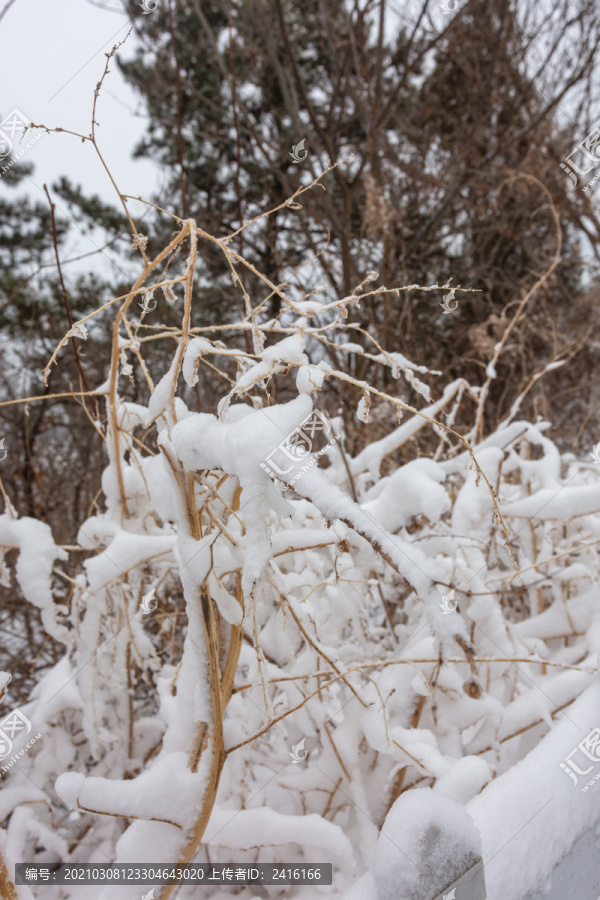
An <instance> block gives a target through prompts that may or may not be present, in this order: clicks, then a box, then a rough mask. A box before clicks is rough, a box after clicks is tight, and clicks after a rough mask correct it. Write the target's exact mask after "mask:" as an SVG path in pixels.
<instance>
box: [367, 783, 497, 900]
mask: <svg viewBox="0 0 600 900" xmlns="http://www.w3.org/2000/svg"><path fill="white" fill-rule="evenodd" d="M373 876H374V879H375V884H376V887H377V900H398V898H400V897H410V898H411V900H438V898H439V900H443V898H446V900H450V898H454V896H455V895H456V891H457V890H458V888H459V887H460V893H459V894H458V896H457V898H456V900H485V896H486V893H485V882H484V875H483V865H482V863H481V840H480V836H479V832H478V831H477V829H476V828H475V825H474V824H473V821H472V819H471V817H470V816H469V814H468V813H467V811H466V810H465V807H464V806H463V805H462V804H461V803H457V802H456V801H455V800H451V799H450V798H449V797H446V796H444V795H443V794H441V793H439V792H437V791H433V790H431V788H424V789H423V790H414V791H407V792H406V793H404V794H402V795H401V796H400V797H399V798H398V800H396V802H395V803H394V805H393V806H392V808H391V809H390V811H389V813H388V815H387V817H386V820H385V823H384V825H383V828H382V829H381V833H380V835H379V838H378V840H377V844H376V846H375V852H374V858H373Z"/></svg>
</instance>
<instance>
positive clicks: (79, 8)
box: [0, 0, 160, 252]
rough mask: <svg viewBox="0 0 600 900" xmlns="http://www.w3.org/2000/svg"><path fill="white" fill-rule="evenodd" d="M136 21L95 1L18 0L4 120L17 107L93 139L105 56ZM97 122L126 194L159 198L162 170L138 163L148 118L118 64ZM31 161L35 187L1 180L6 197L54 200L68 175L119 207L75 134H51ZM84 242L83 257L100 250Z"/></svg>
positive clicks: (1, 99)
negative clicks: (50, 190) (48, 191)
mask: <svg viewBox="0 0 600 900" xmlns="http://www.w3.org/2000/svg"><path fill="white" fill-rule="evenodd" d="M99 2H104V0H99ZM159 2H160V0H159ZM5 6H6V0H0V11H1V10H2V9H4V8H5ZM106 6H112V7H113V8H115V9H117V8H119V7H120V2H119V0H106ZM140 12H141V11H140ZM130 24H131V23H130V20H129V19H128V17H127V16H126V15H125V14H123V13H120V14H117V13H114V12H108V11H107V10H103V9H99V8H97V7H95V6H93V5H92V4H91V3H89V2H88V0H14V3H13V4H12V5H11V6H10V8H9V9H8V11H7V12H6V14H5V15H4V17H3V18H2V20H1V21H0V37H1V39H2V54H1V55H0V85H1V90H0V116H1V118H2V119H4V118H5V117H6V116H7V115H9V114H10V113H11V112H12V110H13V109H15V108H17V109H19V110H20V111H21V112H22V113H23V114H24V115H25V116H26V118H27V119H28V120H29V121H33V122H36V123H38V122H41V123H43V124H44V125H48V126H49V127H56V126H59V127H62V128H68V129H70V130H72V131H76V132H80V133H82V134H86V135H87V134H89V132H90V122H91V111H92V102H93V95H94V89H95V86H96V83H97V82H98V80H99V79H100V77H101V75H102V72H103V70H104V65H105V62H106V58H105V56H104V54H105V53H107V52H109V51H110V50H111V49H112V47H113V46H114V44H115V43H118V42H119V41H120V40H122V39H123V38H124V37H125V35H126V34H127V31H128V29H129V27H130ZM135 41H136V37H135V31H134V32H133V33H132V34H131V36H130V37H129V40H128V42H127V44H126V45H125V46H124V47H123V48H121V50H120V51H119V53H120V54H121V55H122V56H126V57H129V56H131V55H132V54H133V51H134V49H135ZM96 118H97V121H98V122H99V123H100V128H99V130H98V132H97V134H98V139H99V145H100V148H101V150H102V153H103V155H104V157H105V159H106V162H107V164H108V165H109V167H110V169H111V171H112V174H113V176H114V178H115V180H116V182H117V184H118V186H119V188H120V190H121V191H123V193H126V194H135V195H138V194H141V196H143V197H145V198H146V199H151V195H152V193H153V191H155V190H156V189H157V185H158V170H157V167H156V166H154V164H153V163H152V162H150V161H147V160H132V159H131V155H132V151H133V148H134V146H135V144H136V143H137V141H138V140H139V138H140V137H141V135H142V133H143V131H144V129H145V126H146V121H147V120H146V118H145V114H144V109H143V106H142V104H141V102H140V100H139V99H138V97H137V96H136V94H135V93H134V92H133V91H132V90H131V89H130V88H129V87H128V86H127V84H126V83H125V82H124V80H123V78H122V77H121V75H120V73H119V70H118V67H117V65H116V63H112V65H111V72H110V74H109V75H108V77H107V79H106V80H105V82H104V86H103V89H102V93H101V96H100V100H99V104H98V111H97V115H96ZM27 139H28V138H27ZM27 139H26V140H27ZM25 142H26V141H24V142H23V145H22V146H24V144H25ZM13 152H14V151H13ZM25 159H26V160H27V161H28V162H31V163H33V165H34V166H35V170H34V172H33V174H32V177H31V179H30V180H29V184H28V187H26V188H23V187H22V185H23V183H22V185H20V186H19V187H18V188H16V189H15V188H12V189H9V188H7V187H6V185H5V183H3V180H2V179H1V178H0V193H1V194H4V193H5V192H7V191H9V190H10V191H11V192H16V191H18V192H19V193H22V192H23V190H26V191H27V193H28V194H30V195H31V196H32V197H37V198H38V199H41V200H43V201H44V202H46V198H45V195H44V194H43V185H44V183H47V184H48V185H49V186H50V185H51V184H52V182H53V181H56V179H57V178H58V177H59V176H60V175H68V176H69V177H70V178H71V179H72V180H73V181H74V182H75V183H77V184H81V185H82V186H83V188H84V191H85V192H86V193H88V194H91V193H96V194H99V195H100V196H101V197H102V198H103V199H104V200H107V201H110V202H112V203H114V204H115V206H116V205H118V198H117V195H116V193H115V191H114V188H113V187H112V185H111V183H110V181H109V179H108V176H107V175H106V173H105V171H104V169H103V168H102V165H101V163H100V161H99V159H98V157H97V155H96V153H95V151H94V149H93V147H92V146H91V144H89V143H85V144H82V142H81V141H80V140H78V139H77V138H75V137H73V136H70V135H64V134H59V135H56V134H51V135H44V136H43V137H42V138H41V139H40V140H39V141H38V142H37V143H36V144H35V145H34V146H33V147H32V148H31V149H30V150H29V151H28V152H27V154H26V155H25V156H24V157H23V160H25ZM55 199H56V200H57V205H59V206H60V200H58V198H55ZM131 209H132V212H133V213H135V211H136V209H137V210H139V209H140V206H139V204H134V203H132V204H131ZM82 241H84V243H85V239H83V238H82ZM84 243H82V244H80V245H79V247H78V251H79V252H86V250H89V249H92V246H84ZM88 243H89V242H88Z"/></svg>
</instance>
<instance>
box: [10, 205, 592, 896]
mask: <svg viewBox="0 0 600 900" xmlns="http://www.w3.org/2000/svg"><path fill="white" fill-rule="evenodd" d="M199 239H200V240H201V241H203V240H210V241H212V242H213V243H216V244H217V245H218V246H219V247H220V249H221V250H222V251H223V252H224V253H225V254H226V255H227V258H228V260H229V262H230V264H231V270H232V275H233V278H234V282H235V283H237V284H238V285H239V287H240V291H241V292H242V293H243V294H244V302H245V309H246V315H245V317H244V318H243V320H241V321H239V322H236V323H234V324H232V325H231V326H226V327H222V328H220V329H219V330H218V331H215V329H214V328H213V329H211V328H210V327H208V326H207V327H203V326H202V325H196V326H194V327H192V319H191V312H192V292H193V280H194V275H195V266H196V255H197V251H198V246H197V244H198V240H199ZM186 245H189V256H188V259H187V264H186V268H185V271H184V272H183V273H182V274H180V275H178V276H176V277H171V276H170V277H169V278H166V277H163V275H161V274H159V268H160V271H163V267H164V265H165V264H166V263H169V262H170V261H171V259H174V258H175V255H176V253H177V252H178V251H180V249H181V248H182V247H184V246H186ZM138 246H140V247H141V249H142V250H143V247H142V244H141V243H140V242H139V241H138ZM243 265H244V262H243V260H242V259H241V258H240V257H239V256H238V255H237V254H236V253H235V252H234V251H233V250H232V249H231V247H230V246H229V245H228V242H227V241H216V239H214V238H211V237H210V236H208V235H206V234H205V233H204V232H202V231H201V229H199V228H198V227H197V226H196V224H195V223H194V222H193V221H186V222H184V223H182V225H181V230H180V232H179V234H178V235H177V237H176V238H174V239H173V241H172V242H171V244H170V245H169V247H168V248H167V249H166V250H165V251H164V252H163V253H162V254H160V255H159V256H158V257H157V258H156V259H155V260H153V261H151V262H149V263H148V264H147V265H145V266H144V270H143V272H142V274H141V275H140V277H139V279H138V280H137V282H136V284H135V285H134V286H133V288H132V291H131V293H130V294H129V295H128V296H127V298H125V299H124V300H122V301H120V303H121V305H120V307H118V312H116V313H115V325H114V346H113V354H112V367H111V370H110V372H109V373H108V375H107V380H106V382H105V384H103V385H101V386H100V387H99V388H98V389H97V394H98V395H99V396H102V397H103V398H104V399H105V402H106V413H107V419H106V421H107V426H106V433H105V434H104V437H105V440H106V451H107V459H108V462H107V466H106V469H105V471H104V475H103V479H102V492H103V497H104V506H105V510H104V512H98V513H96V514H95V515H93V516H92V517H91V518H89V519H88V520H87V521H85V522H83V523H82V524H81V527H80V530H79V537H78V543H79V546H80V547H81V548H84V549H85V550H86V551H88V553H87V558H86V559H85V562H83V564H82V566H81V572H80V574H79V575H78V576H77V578H75V579H74V580H72V582H71V583H70V593H69V599H68V604H65V603H57V602H56V598H55V597H53V593H52V589H51V587H52V583H53V578H54V579H55V578H56V577H60V565H59V563H60V560H61V559H64V558H65V554H66V553H67V552H78V551H66V550H64V549H61V548H60V547H57V546H55V544H54V542H53V540H52V536H51V534H50V532H49V529H48V528H47V527H46V526H45V525H43V524H42V523H39V522H36V521H34V520H31V519H20V520H18V519H16V518H15V517H14V515H13V513H12V512H11V511H10V510H7V511H6V512H5V513H4V515H2V516H1V517H0V543H1V544H2V545H3V546H4V547H6V548H17V550H18V553H19V555H18V561H17V564H16V571H15V575H16V578H17V579H18V581H19V583H20V586H21V588H22V590H23V592H24V594H25V595H26V597H27V599H28V600H29V601H30V602H31V603H32V604H34V605H35V606H37V607H38V608H39V609H40V610H41V616H42V622H43V626H44V628H45V629H46V631H47V633H48V634H49V635H50V636H51V637H52V638H53V639H55V640H56V641H59V642H60V643H62V644H63V645H64V656H63V658H62V659H61V661H60V662H59V663H58V664H57V665H56V666H55V667H54V668H52V669H50V670H49V671H47V672H45V673H44V674H43V676H42V677H41V678H40V680H39V683H38V684H37V686H36V688H35V690H34V692H33V693H32V696H31V701H30V703H28V704H27V705H26V706H25V707H23V708H22V710H21V711H22V713H23V714H24V715H25V716H26V717H27V718H28V719H29V720H30V722H31V723H32V725H33V728H34V729H35V731H36V732H40V733H41V735H42V737H41V739H40V740H39V741H37V742H36V744H35V746H33V747H32V748H31V749H30V750H28V752H27V753H26V754H25V755H24V756H23V757H21V758H20V759H19V760H18V761H17V763H16V764H14V765H13V766H11V767H10V769H9V770H8V771H7V772H6V774H5V775H4V776H3V779H2V792H1V795H0V808H1V810H2V812H1V814H0V822H2V823H4V826H5V828H6V835H5V836H4V837H2V842H1V843H0V847H1V848H2V849H3V852H4V855H5V857H6V860H7V863H8V865H9V869H10V866H11V864H12V863H14V861H29V862H38V863H44V862H51V861H64V862H66V861H69V862H99V863H100V862H102V863H107V862H112V861H120V862H148V863H153V864H156V863H177V862H179V863H184V862H188V861H192V860H193V861H197V862H204V861H207V860H210V861H211V862H224V863H226V862H232V861H233V862H246V861H247V862H255V861H257V860H260V861H262V862H271V861H278V862H279V861H283V862H286V863H297V862H298V863H300V862H333V864H334V872H335V875H334V887H333V888H332V887H321V888H319V887H315V886H308V887H302V886H299V887H291V888H285V889H284V888H281V887H278V886H267V887H265V888H264V892H265V893H264V896H269V897H278V896H281V895H282V892H285V893H286V896H288V895H289V896H293V897H298V898H300V897H306V898H309V897H310V898H312V897H314V896H315V895H316V894H319V893H323V895H327V896H328V897H331V896H342V894H343V893H344V891H345V890H346V889H347V888H348V887H349V886H350V885H351V883H352V879H353V878H354V877H355V876H356V875H359V874H361V873H362V872H364V871H365V870H366V869H368V868H369V867H370V865H371V862H372V855H373V850H374V847H375V843H376V840H377V837H378V834H379V829H380V827H381V824H382V822H383V820H384V818H385V816H386V813H387V811H388V810H389V809H390V807H391V805H392V803H393V802H394V800H395V799H396V798H397V797H398V796H399V795H400V794H401V793H402V792H403V791H406V790H407V789H409V788H415V789H419V788H422V787H430V788H433V791H434V792H435V791H437V792H439V793H440V794H443V795H445V797H447V798H449V799H450V800H452V801H454V802H459V803H461V804H465V803H467V802H468V801H469V800H470V799H471V798H472V797H474V796H475V795H476V794H477V793H478V792H479V791H480V790H481V788H482V787H483V786H484V785H485V784H487V783H488V782H489V781H490V780H491V779H492V778H493V777H494V775H495V774H496V773H499V772H502V771H504V770H506V769H507V768H508V767H510V766H511V764H512V763H513V762H514V761H515V760H517V759H519V758H520V757H522V756H523V755H524V754H525V753H526V752H527V751H528V750H529V749H530V748H531V747H532V746H533V745H534V744H535V743H536V741H538V740H539V738H540V736H541V735H542V734H543V733H544V731H545V730H547V729H548V728H549V727H550V726H551V724H552V717H553V714H554V713H555V712H556V711H557V710H558V709H563V708H564V707H566V706H567V705H568V704H569V703H571V702H572V701H573V700H574V699H575V698H576V697H577V696H578V695H579V694H580V693H581V692H582V690H583V689H584V688H585V687H587V686H588V685H589V684H590V682H591V680H592V677H593V676H592V670H593V669H594V667H595V665H596V658H597V652H598V645H599V640H600V629H599V626H598V612H597V611H596V610H597V605H596V609H595V608H594V605H593V603H592V598H593V586H594V584H595V583H597V581H598V578H599V573H598V556H597V546H598V542H600V519H599V518H598V515H597V512H596V511H597V510H598V509H600V480H599V479H598V476H597V470H596V469H595V468H594V466H593V464H590V465H587V466H586V465H582V464H580V463H578V462H577V460H575V459H573V458H570V457H566V456H561V455H560V454H559V452H558V451H557V449H556V447H555V445H554V444H553V442H552V440H551V439H550V437H549V436H548V434H547V432H548V425H547V423H537V424H531V423H527V422H522V421H512V422H507V423H505V424H504V425H503V426H502V427H501V428H500V429H499V430H498V431H496V432H495V433H494V434H491V435H489V436H488V437H487V438H485V439H484V440H483V441H481V442H480V443H479V444H478V445H477V446H475V447H474V448H472V447H471V446H470V445H468V444H467V442H466V441H465V440H464V438H461V437H460V436H459V435H458V434H456V433H455V432H454V431H453V430H452V422H453V415H454V411H455V410H456V408H457V404H459V403H461V402H462V403H468V402H470V401H469V397H473V398H474V399H475V400H476V399H477V396H476V394H474V393H473V391H472V389H471V388H470V387H469V386H468V385H466V384H465V383H464V382H462V381H459V382H453V383H452V384H449V385H448V386H447V387H446V388H445V390H444V392H443V394H442V396H441V397H440V398H439V399H438V400H436V401H435V402H434V401H432V399H431V397H430V395H429V390H428V388H427V386H426V384H425V383H424V380H423V379H426V378H427V374H428V373H427V372H424V371H422V370H419V371H417V370H416V368H415V367H414V366H413V365H412V364H411V363H410V362H409V361H408V360H406V359H404V358H403V357H402V356H401V355H400V354H394V353H387V352H384V351H383V350H381V348H379V347H377V346H375V342H374V341H373V339H372V338H370V337H369V335H367V334H363V338H364V340H365V345H366V346H365V345H363V344H360V345H359V344H356V343H355V340H353V338H354V339H356V332H355V331H354V330H353V323H352V309H353V307H354V305H355V304H358V303H360V302H361V300H362V298H363V297H364V296H367V295H368V289H367V288H366V287H365V285H366V284H367V283H368V281H369V278H370V276H367V279H366V280H365V282H363V284H362V285H359V286H358V287H357V289H356V291H355V292H354V294H352V296H350V297H345V298H343V299H335V298H330V297H327V296H324V295H319V294H318V293H315V294H314V295H313V296H311V298H310V299H306V298H297V297H294V291H293V288H289V289H286V290H283V289H281V288H279V287H278V286H277V285H273V284H271V283H270V282H268V280H267V279H264V282H265V292H266V293H268V292H275V293H277V294H279V296H280V298H281V303H282V312H281V314H280V315H279V316H278V317H277V318H276V319H269V318H268V317H267V315H266V314H265V313H264V312H263V308H262V306H261V305H260V303H258V302H256V303H255V305H254V306H253V305H252V303H251V300H250V298H249V297H248V296H247V295H245V292H244V291H243V287H242V280H241V279H240V274H239V273H240V270H241V268H242V266H243ZM174 268H175V264H174ZM152 295H155V297H156V298H158V297H160V298H161V299H160V301H159V303H158V304H157V307H156V308H155V309H151V305H150V304H146V303H143V304H140V303H139V301H140V300H143V299H144V298H148V297H149V296H150V298H151V297H152ZM166 302H170V303H175V304H178V305H179V306H180V308H181V327H180V329H179V330H177V331H176V332H173V331H172V330H164V331H163V330H161V328H160V313H161V304H164V303H166ZM140 305H142V307H143V308H142V312H141V315H140V312H139V309H140ZM144 307H145V308H144ZM114 308H115V309H117V306H116V305H115V306H114ZM86 326H87V327H91V329H92V330H91V331H90V335H91V337H90V340H93V321H92V322H90V321H84V322H81V323H78V324H77V325H76V326H75V328H78V331H77V333H78V334H79V335H80V336H82V337H83V336H85V335H86V333H87V332H86V331H85V330H84V329H85V328H86ZM246 336H249V343H248V344H247V343H246V339H245V338H246ZM149 341H163V342H165V344H167V345H169V344H170V345H171V346H172V347H173V355H172V361H171V364H170V366H169V367H168V369H167V371H166V372H154V371H150V370H149V369H148V367H147V366H146V364H145V361H144V348H145V346H146V345H147V343H148V342H149ZM326 344H334V345H335V346H336V350H337V354H338V358H339V359H340V360H342V361H343V360H347V359H348V358H349V357H350V355H351V354H361V353H364V354H367V355H369V357H370V358H371V359H376V360H377V361H378V362H379V363H380V364H381V365H382V366H388V367H390V369H391V371H392V373H393V375H394V377H395V378H398V379H405V380H406V381H407V382H408V383H409V384H410V385H411V386H412V387H413V388H414V389H415V391H416V392H417V393H418V394H420V395H421V396H422V397H423V398H424V401H425V403H426V406H424V407H423V408H422V409H421V410H419V411H418V412H417V411H416V410H415V409H412V408H409V407H407V406H406V404H404V403H402V402H401V401H399V400H397V398H395V397H392V396H388V395H383V394H381V393H380V392H379V391H374V390H373V389H371V388H370V386H369V385H368V384H365V383H362V382H357V381H356V379H354V378H353V377H352V376H351V375H349V374H348V371H349V368H350V367H349V366H346V365H345V363H344V362H341V363H340V366H339V368H337V369H336V368H334V367H333V366H332V365H331V364H330V363H327V362H325V358H324V353H323V347H324V346H325V345H326ZM134 364H135V365H139V366H140V367H141V369H142V371H143V372H144V375H145V377H146V380H147V384H148V388H149V394H150V398H149V401H148V403H147V404H145V405H144V404H143V403H141V402H140V403H133V402H129V401H127V400H125V399H123V396H122V394H123V390H124V386H125V385H126V384H127V381H126V379H127V377H128V375H129V373H130V371H131V368H130V367H131V366H132V365H134ZM204 365H207V366H210V367H212V371H215V372H216V373H218V377H219V383H222V384H223V385H224V388H223V392H222V396H221V399H220V402H219V404H218V406H217V408H215V409H214V410H212V411H210V412H206V411H205V412H202V413H200V412H195V411H194V410H193V409H192V408H190V404H191V401H190V403H186V402H185V401H184V397H188V396H189V397H191V396H192V394H191V392H189V391H188V393H186V387H187V388H193V387H194V385H195V383H196V379H197V372H198V367H199V366H204ZM274 381H278V382H285V383H286V384H289V383H291V384H292V385H293V384H295V393H296V396H294V398H293V399H291V400H288V401H287V402H283V403H276V402H272V400H271V387H272V384H273V382H274ZM332 383H336V385H337V388H338V390H349V389H351V388H353V389H356V388H358V389H359V390H360V392H361V394H362V399H361V400H360V402H359V405H358V409H357V415H358V417H359V419H360V420H361V421H362V422H363V423H364V434H365V447H364V449H363V450H361V452H360V453H358V454H357V455H355V456H351V455H350V454H349V453H348V452H347V451H346V450H345V447H344V425H343V421H342V419H341V417H339V416H335V415H334V416H333V417H332V418H329V417H327V415H326V414H325V412H324V410H325V409H326V408H327V403H330V402H331V401H330V397H331V396H332V395H331V393H329V392H328V387H329V386H330V385H331V384H332ZM320 397H324V398H326V402H325V403H321V401H320ZM383 401H385V402H386V403H388V404H389V403H391V404H393V405H394V407H395V408H396V409H397V410H398V412H399V413H403V414H404V415H405V417H406V418H404V419H403V420H402V421H398V422H394V423H390V427H389V430H388V434H387V435H386V436H385V437H383V438H380V439H378V440H375V441H371V442H369V438H368V428H369V425H368V420H369V410H370V407H371V406H373V407H377V404H378V403H380V402H383ZM473 408H474V410H475V405H474V407H473ZM317 410H319V411H320V414H319V415H317V414H316V411H317ZM407 413H409V415H407ZM399 418H400V415H399ZM429 428H433V429H434V433H436V434H438V435H439V447H438V449H437V451H436V452H435V453H434V454H433V456H432V458H415V459H413V460H412V461H411V462H409V463H407V464H404V465H400V464H399V463H398V458H399V450H400V449H401V448H403V447H404V446H405V445H406V444H407V443H408V442H409V441H410V440H411V439H412V438H414V437H415V435H417V433H418V432H419V431H420V430H421V429H429ZM153 435H154V436H155V439H156V444H155V445H154V446H155V447H156V448H157V451H155V450H154V449H153V443H152V442H153ZM325 447H326V450H327V452H326V454H325V453H322V454H321V451H322V450H323V449H324V448H325ZM318 454H321V457H322V458H321V459H320V460H319V459H317V456H318ZM384 460H386V465H387V468H386V471H387V473H388V474H386V475H385V476H382V474H381V467H382V463H383V461H384ZM319 462H320V463H321V465H320V464H319ZM325 463H327V465H326V466H325ZM57 573H58V575H57ZM5 680H6V679H5ZM5 702H8V704H9V705H10V695H7V698H5ZM71 890H73V893H70V891H71ZM173 890H174V889H173V888H172V887H166V888H163V889H161V890H160V891H156V892H155V896H159V897H160V898H161V900H165V898H167V897H170V896H171V895H172V893H173ZM196 890H197V889H196V888H194V887H182V888H180V889H178V896H179V897H181V898H182V900H185V898H188V897H192V896H195V893H194V892H195V891H196ZM43 891H44V894H43V895H44V897H45V898H47V900H55V898H56V900H58V898H59V897H63V898H64V897H75V896H80V895H79V894H76V893H75V889H70V888H58V887H50V886H44V888H43ZM230 894H231V888H230V887H227V888H224V889H223V891H222V892H221V893H219V890H218V889H217V888H213V890H212V894H211V896H212V897H213V898H217V900H218V898H219V897H225V896H228V897H229V896H230ZM17 896H19V897H22V898H28V897H30V896H31V892H30V890H29V888H18V894H17ZM85 896H86V897H102V898H107V900H108V898H114V900H119V898H129V897H131V896H132V891H131V888H128V887H86V888H85ZM236 896H241V897H250V896H253V893H252V889H251V888H243V887H240V888H239V890H238V893H237V894H236Z"/></svg>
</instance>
